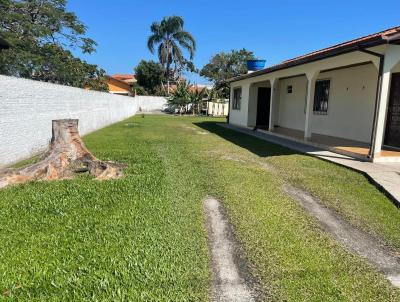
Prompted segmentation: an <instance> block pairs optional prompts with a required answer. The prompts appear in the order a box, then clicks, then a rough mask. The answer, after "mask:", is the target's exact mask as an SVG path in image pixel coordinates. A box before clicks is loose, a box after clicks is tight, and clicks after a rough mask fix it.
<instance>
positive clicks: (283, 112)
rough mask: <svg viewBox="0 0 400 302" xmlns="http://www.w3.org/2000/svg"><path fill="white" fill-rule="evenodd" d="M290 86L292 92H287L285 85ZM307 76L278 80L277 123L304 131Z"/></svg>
mask: <svg viewBox="0 0 400 302" xmlns="http://www.w3.org/2000/svg"><path fill="white" fill-rule="evenodd" d="M289 85H291V86H292V93H288V92H287V86H289ZM306 90H307V78H306V77H305V76H301V77H295V78H290V79H285V80H280V81H279V91H280V98H279V101H278V104H277V106H278V107H279V117H278V125H279V126H280V127H285V128H291V129H296V130H301V131H304V124H305V112H304V109H305V102H306Z"/></svg>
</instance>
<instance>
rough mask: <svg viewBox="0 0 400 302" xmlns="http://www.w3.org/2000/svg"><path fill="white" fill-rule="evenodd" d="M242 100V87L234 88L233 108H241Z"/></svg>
mask: <svg viewBox="0 0 400 302" xmlns="http://www.w3.org/2000/svg"><path fill="white" fill-rule="evenodd" d="M241 101H242V88H235V89H233V100H232V109H234V110H240V103H241Z"/></svg>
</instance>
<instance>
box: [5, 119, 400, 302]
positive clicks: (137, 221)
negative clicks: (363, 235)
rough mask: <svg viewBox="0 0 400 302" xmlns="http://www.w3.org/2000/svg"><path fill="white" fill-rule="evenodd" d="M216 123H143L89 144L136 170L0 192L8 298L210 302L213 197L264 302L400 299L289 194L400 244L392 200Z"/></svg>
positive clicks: (353, 177)
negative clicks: (208, 209)
mask: <svg viewBox="0 0 400 302" xmlns="http://www.w3.org/2000/svg"><path fill="white" fill-rule="evenodd" d="M215 121H220V120H219V119H200V118H192V117H170V116H146V117H144V118H142V117H134V118H131V119H129V120H127V121H123V122H121V123H118V124H116V125H113V126H111V127H108V128H105V129H102V130H101V131H98V132H95V133H93V134H90V135H88V136H87V137H85V139H84V140H85V143H86V145H87V146H88V148H89V149H90V150H91V151H93V152H94V154H95V155H96V156H97V157H99V158H101V159H104V160H116V161H119V162H125V163H127V164H128V165H129V168H127V169H126V171H125V177H124V178H123V179H120V180H114V181H103V182H98V181H95V180H92V179H90V178H89V177H79V178H78V179H75V180H68V181H55V182H50V183H43V182H38V183H31V184H26V185H22V186H15V187H11V188H7V189H5V190H2V191H0V241H1V242H2V244H1V245H0V300H1V299H4V300H6V301H14V300H15V301H16V300H18V301H60V300H64V301H66V300H68V301H70V300H73V301H207V298H208V293H209V284H210V270H209V258H208V251H207V242H206V240H207V238H206V231H205V227H204V217H203V210H202V203H201V201H202V200H203V198H204V197H205V196H207V195H214V196H216V197H218V198H220V199H221V201H222V202H223V204H224V206H225V207H226V209H227V212H228V215H229V217H230V219H231V221H232V223H233V224H234V226H235V229H236V233H237V236H238V238H239V240H240V242H241V243H242V244H243V248H244V251H245V252H246V254H247V257H248V259H249V262H250V264H251V267H252V270H253V273H254V274H255V275H256V276H257V277H258V278H259V279H260V280H261V283H262V286H263V288H264V291H265V299H266V300H270V301H285V300H286V301H400V292H399V291H398V290H394V289H393V288H391V286H390V285H389V283H388V282H387V281H386V280H385V279H384V277H383V276H382V275H381V274H379V273H378V272H376V271H375V270H374V269H373V268H372V267H370V266H369V265H368V264H367V263H366V262H365V261H364V260H362V259H360V258H359V257H357V256H354V255H352V254H350V253H348V252H346V251H345V250H344V249H343V248H342V247H341V246H340V245H339V244H337V243H336V242H335V241H334V240H332V239H331V238H330V237H329V236H328V235H327V234H325V233H324V232H323V231H322V230H321V229H320V228H319V227H318V223H317V222H316V221H315V219H313V218H312V217H310V216H309V215H307V214H306V213H305V212H304V211H303V210H302V209H301V208H300V207H299V206H298V205H297V204H296V202H295V201H293V200H292V199H291V198H290V197H289V196H287V195H285V193H284V192H283V191H282V189H281V187H282V184H284V183H285V182H289V183H291V184H293V185H296V186H299V187H302V188H304V189H306V190H307V191H309V192H311V193H312V194H314V195H316V196H317V197H319V198H321V200H322V201H323V202H324V203H326V205H327V206H329V207H331V208H333V209H334V210H336V211H338V212H340V213H341V214H342V215H343V216H345V217H346V218H347V219H348V220H349V221H350V222H351V223H352V224H354V225H357V226H358V227H360V228H362V229H364V230H366V231H368V232H370V233H372V234H374V235H376V236H378V237H379V238H381V240H382V241H384V242H386V243H387V244H390V245H392V246H393V247H396V248H399V247H400V232H399V231H398V229H399V226H400V215H399V212H398V210H397V209H396V208H395V206H393V205H392V204H391V202H390V201H389V200H388V199H387V198H386V197H385V196H384V195H383V194H381V193H380V192H379V191H378V190H377V189H376V188H375V187H373V186H372V185H371V184H369V183H368V181H367V180H366V179H365V177H363V176H362V175H360V174H357V173H355V172H353V171H350V170H347V169H345V168H342V167H338V166H336V165H333V164H330V163H327V162H324V161H321V160H318V159H315V158H312V157H309V156H304V155H300V154H296V153H293V152H292V151H290V150H287V149H284V148H281V147H278V146H275V145H271V144H268V143H266V142H263V141H261V140H258V139H255V138H252V137H249V136H246V135H243V134H239V133H236V132H233V131H231V130H227V129H223V128H221V127H220V126H218V125H216V123H215ZM268 167H270V168H268ZM2 293H4V294H3V295H2Z"/></svg>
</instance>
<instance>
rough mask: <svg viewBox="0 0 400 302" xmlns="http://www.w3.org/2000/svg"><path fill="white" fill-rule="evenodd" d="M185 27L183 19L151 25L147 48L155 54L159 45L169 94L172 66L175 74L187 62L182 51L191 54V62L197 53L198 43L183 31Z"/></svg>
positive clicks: (165, 20)
mask: <svg viewBox="0 0 400 302" xmlns="http://www.w3.org/2000/svg"><path fill="white" fill-rule="evenodd" d="M183 25H184V21H183V19H182V18H181V17H178V16H172V17H164V18H163V19H162V20H161V22H154V23H153V24H152V25H151V28H150V29H151V32H152V34H151V35H150V37H149V39H148V41H147V47H148V48H149V50H150V51H151V53H154V51H155V47H156V46H157V45H158V49H157V54H158V59H159V60H160V63H161V64H162V65H163V66H164V69H165V73H166V77H167V90H168V94H169V86H170V85H169V84H170V77H171V65H175V69H174V72H173V73H175V71H176V70H177V68H178V66H180V65H182V64H185V62H187V60H186V59H185V58H184V56H183V52H182V49H185V50H186V51H188V52H189V56H190V60H192V59H193V56H194V52H195V51H196V42H195V40H194V38H193V37H192V35H191V34H190V33H188V32H187V31H185V30H184V29H183Z"/></svg>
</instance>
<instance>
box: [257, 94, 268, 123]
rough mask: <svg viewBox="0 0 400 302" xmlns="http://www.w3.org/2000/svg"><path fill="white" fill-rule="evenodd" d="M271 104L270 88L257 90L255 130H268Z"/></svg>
mask: <svg viewBox="0 0 400 302" xmlns="http://www.w3.org/2000/svg"><path fill="white" fill-rule="evenodd" d="M270 103H271V88H266V87H260V88H258V97H257V121H256V125H257V128H261V129H268V126H269V111H270Z"/></svg>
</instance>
